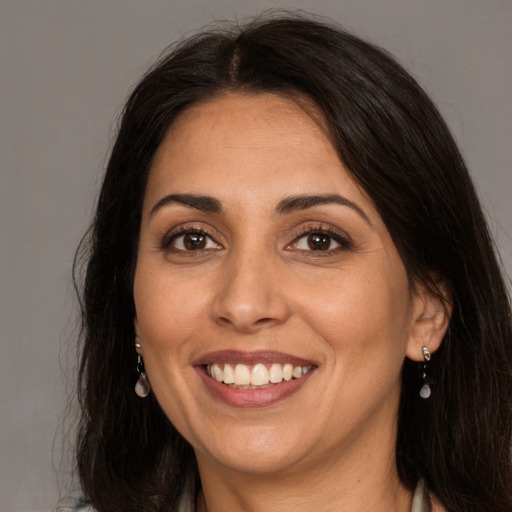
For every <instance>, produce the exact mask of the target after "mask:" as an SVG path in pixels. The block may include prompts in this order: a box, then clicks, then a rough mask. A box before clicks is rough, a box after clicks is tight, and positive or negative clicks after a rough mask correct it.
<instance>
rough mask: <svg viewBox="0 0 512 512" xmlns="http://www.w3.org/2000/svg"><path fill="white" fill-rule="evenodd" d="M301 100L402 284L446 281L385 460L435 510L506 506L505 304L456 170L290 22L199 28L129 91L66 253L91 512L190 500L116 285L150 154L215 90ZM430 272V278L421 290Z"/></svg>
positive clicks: (385, 74)
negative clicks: (323, 129) (145, 387)
mask: <svg viewBox="0 0 512 512" xmlns="http://www.w3.org/2000/svg"><path fill="white" fill-rule="evenodd" d="M230 91H244V92H247V93H254V94H258V93H265V92H272V93H276V94H281V95H285V96H290V97H292V98H293V97H294V95H295V96H297V95H302V96H306V97H308V98H310V99H311V100H312V101H313V102H314V103H315V104H316V105H317V107H318V108H319V110H320V111H321V112H322V113H323V116H324V117H325V120H326V123H327V126H328V129H329V132H330V136H331V140H332V143H333V145H334V147H335V148H336V149H337V151H338V152H339V156H340V159H341V160H342V161H343V162H344V164H345V165H346V166H347V168H348V169H349V171H350V172H351V173H352V175H353V177H354V178H355V180H356V181H357V182H358V183H359V184H360V185H361V186H362V188H363V189H364V190H365V191H366V192H367V193H368V194H369V196H370V197H371V199H372V200H373V202H374V204H375V206H376V208H377V209H378V211H379V213H380V215H381V216H382V218H383V220H384V222H385V224H386V226H387V228H388V230H389V232H390V234H391V236H392V238H393V240H394V243H395V245H396V247H397V248H398V251H399V253H400V255H401V258H402V260H403V262H404V265H405V267H406V270H407V272H408V275H409V277H410V279H411V281H416V282H422V283H424V284H427V285H428V286H430V287H432V288H433V289H435V287H436V282H434V281H438V280H443V281H445V282H447V283H449V287H450V289H451V298H450V301H452V306H453V313H452V317H451V321H450V324H449V328H448V331H447V334H446V336H445V339H444V341H443V343H442V346H441V348H440V349H439V350H438V351H437V352H436V353H435V354H434V355H433V356H432V361H431V364H430V370H429V372H430V374H431V379H432V388H433V395H432V397H431V398H430V399H429V400H421V399H419V398H418V390H419V387H420V385H421V382H420V380H419V378H418V371H417V364H416V363H413V362H412V361H409V360H407V359H406V360H405V361H404V367H403V377H402V396H401V403H400V410H399V424H398V438H397V451H396V462H397V466H398V470H399V475H400V478H401V480H402V482H403V483H404V484H405V485H406V486H407V487H408V488H410V489H412V488H414V486H415V484H416V483H417V481H418V480H419V479H420V478H423V479H424V482H425V483H426V486H427V488H428V489H429V491H430V492H431V493H432V495H434V496H435V497H436V498H437V499H438V500H439V501H440V503H441V504H442V505H443V506H444V507H445V508H446V510H447V511H449V512H467V511H469V510H471V511H472V512H480V511H481V512H483V511H486V512H489V511H493V512H510V511H511V510H512V468H511V432H512V407H511V397H512V325H511V309H510V299H509V297H508V294H507V289H506V286H505V284H504V280H503V277H502V275H501V272H500V268H499V265H498V262H497V259H496V256H495V253H494V248H493V243H492V241H491V239H490V236H489V232H488V228H487V226H486V222H485V219H484V215H483V214H482V210H481V207H480V205H479V201H478V198H477V195H476V193H475V190H474V187H473V185H472V183H471V180H470V177H469V175H468V171H467V169H466V166H465V164H464V161H463V158H462V157H461V155H460V153H459V151H458V149H457V147H456V145H455V143H454V140H453V138H452V136H451V134H450V133H449V130H448V129H447V127H446V125H445V123H444V122H443V120H442V119H441V117H440V115H439V113H438V111H437V110H436V108H435V107H434V105H433V104H432V102H431V101H430V100H429V98H428V97H427V96H426V94H425V93H424V91H423V90H422V89H421V88H420V86H419V85H418V84H417V83H416V81H415V80H414V79H413V78H412V77H411V76H410V75H409V74H408V73H407V72H406V71H405V70H404V69H403V68H402V67H401V66H400V65H399V64H397V63H396V61H395V60H394V59H393V58H392V57H390V56H389V55H388V54H387V53H386V52H385V51H383V50H381V49H378V48H376V47H375V46H373V45H371V44H369V43H367V42H365V41H363V40H361V39H359V38H357V37H355V36H353V35H351V34H349V33H347V32H345V31H344V30H342V29H341V28H339V27H337V26H335V25H333V24H332V23H330V22H325V21H319V20H318V19H316V18H315V19H313V18H311V17H304V16H302V15H301V16H297V15H293V14H286V15H278V16H266V17H263V18H261V19H256V20H252V21H250V22H249V23H247V24H244V25H242V26H239V25H233V26H229V27H227V28H226V27H225V26H223V27H222V28H221V29H218V28H217V29H212V30H210V29H209V30H208V31H204V32H202V33H200V34H198V35H195V36H193V37H190V38H188V39H186V40H185V41H183V42H181V43H179V44H177V45H175V46H174V47H172V48H171V50H170V51H169V52H168V53H167V55H166V56H165V57H163V58H162V59H161V60H160V61H159V62H158V63H157V64H156V65H155V66H154V67H153V68H152V69H151V70H150V71H149V72H148V73H147V74H146V75H145V76H144V78H143V79H142V81H141V82H140V83H139V84H138V85H137V86H136V87H135V89H134V91H133V93H132V94H131V96H130V98H129V100H128V102H127V104H126V106H125V109H124V112H123V115H122V119H121V122H120V125H119V130H118V135H117V139H116V141H115V145H114V146H113V149H112V154H111V157H110V160H109V163H108V166H107V170H106V174H105V177H104V181H103V184H102V188H101V193H100V196H99V199H98V203H97V210H96V214H95V217H94V221H93V224H92V226H91V228H90V230H89V232H88V235H87V236H86V237H85V238H84V241H83V243H82V246H81V248H80V249H79V252H78V253H77V254H81V255H82V256H83V255H84V254H85V259H86V261H85V263H82V264H80V261H82V260H81V258H80V257H78V258H77V265H76V268H75V280H76V282H77V286H78V287H79V288H80V289H81V290H82V293H81V294H80V301H81V306H82V317H83V327H82V332H81V337H80V340H81V343H80V351H81V361H80V370H79V384H78V396H79V403H80V406H81V420H80V428H79V433H78V440H77V465H78V474H79V477H80V482H81V485H82V488H83V491H84V493H85V496H86V498H87V500H89V502H90V503H91V504H92V505H94V507H95V508H96V509H97V510H98V511H100V512H115V511H122V512H130V511H134V512H135V511H137V512H140V510H144V511H155V512H156V511H159V512H164V511H175V510H176V509H177V503H178V502H179V500H180V498H181V497H182V495H183V494H184V493H185V492H190V491H192V492H194V491H196V492H197V490H198V489H199V486H200V482H199V479H198V474H197V465H196V461H195V457H194V452H193V450H192V447H191V446H190V445H189V444H188V443H187V442H186V441H185V440H184V439H183V437H182V436H181V435H180V434H179V433H178V432H177V431H176V430H175V428H174V427H173V425H172V424H171V423H170V421H169V420H168V419H167V418H166V416H165V415H164V413H163V412H162V410H161V408H160V406H159V405H158V403H157V401H156V399H155V398H154V396H149V397H148V398H147V399H146V400H141V399H139V398H138V397H137V396H135V393H134V391H133V388H134V383H135V381H136V379H137V374H136V371H135V368H136V354H135V350H134V326H133V319H134V315H135V309H134V301H133V290H132V288H133V278H134V268H135V265H136V260H137V245H138V236H139V229H140V222H141V211H142V201H143V197H144V193H145V187H146V182H147V179H148V173H149V172H150V169H151V164H152V159H153V157H154V155H155V152H156V150H157V148H158V147H159V145H160V143H161V141H162V139H163V137H164V135H165V134H166V132H167V130H168V129H169V127H170V125H171V124H172V123H173V121H174V120H175V119H176V116H178V115H179V114H180V112H182V111H183V110H184V109H186V108H187V107H189V106H190V105H192V104H194V103H197V102H200V101H202V100H206V99H209V98H212V97H214V96H215V95H216V94H219V93H226V92H230ZM433 276H436V277H435V279H433Z"/></svg>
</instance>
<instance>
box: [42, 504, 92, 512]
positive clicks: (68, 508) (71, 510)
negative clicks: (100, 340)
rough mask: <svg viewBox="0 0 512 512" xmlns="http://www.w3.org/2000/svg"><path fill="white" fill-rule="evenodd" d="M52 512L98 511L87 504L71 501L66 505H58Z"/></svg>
mask: <svg viewBox="0 0 512 512" xmlns="http://www.w3.org/2000/svg"><path fill="white" fill-rule="evenodd" d="M51 512H96V510H95V509H94V508H92V507H89V506H87V505H80V504H71V503H69V504H66V505H58V506H56V507H55V508H54V509H53V510H52V511H51Z"/></svg>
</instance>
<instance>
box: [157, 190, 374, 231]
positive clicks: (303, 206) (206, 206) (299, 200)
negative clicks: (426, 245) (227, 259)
mask: <svg viewBox="0 0 512 512" xmlns="http://www.w3.org/2000/svg"><path fill="white" fill-rule="evenodd" d="M170 204H181V205H183V206H187V207H188V208H194V209H196V210H199V211H202V212H205V213H215V214H222V213H223V212H224V209H223V208H222V204H221V202H220V201H219V200H218V199H216V198H215V197H212V196H204V195H198V194H169V195H167V196H165V197H162V199H160V200H159V201H158V202H157V203H156V204H155V205H154V206H153V208H151V211H150V212H149V216H150V217H151V216H153V215H154V214H155V213H156V212H157V211H158V210H160V209H161V208H164V207H165V206H168V205H170ZM323 204H338V205H341V206H346V207H348V208H350V209H351V210H353V211H355V212H356V213H357V214H359V216H360V217H362V218H363V219H364V220H365V221H366V222H367V223H368V224H369V225H370V226H371V225H372V223H371V222H370V219H369V218H368V216H367V215H366V213H365V212H364V210H363V209H362V208H361V207H360V206H358V205H357V204H356V203H354V202H353V201H350V199H347V198H346V197H343V196H340V195H338V194H320V195H299V196H291V197H287V198H285V199H283V200H281V201H280V202H279V203H278V205H277V207H276V209H275V212H276V213H277V214H279V215H284V214H287V213H292V212H296V211H301V210H307V209H309V208H313V207H315V206H320V205H323Z"/></svg>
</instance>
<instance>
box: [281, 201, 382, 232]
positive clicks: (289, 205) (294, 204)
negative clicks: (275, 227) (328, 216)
mask: <svg viewBox="0 0 512 512" xmlns="http://www.w3.org/2000/svg"><path fill="white" fill-rule="evenodd" d="M323 204H339V205H341V206H347V207H348V208H350V209H351V210H353V211H355V212H356V213H357V214H359V216H360V217H362V218H363V219H364V220H365V221H366V222H367V223H368V224H369V225H370V226H371V225H372V223H371V222H370V219H369V218H368V215H366V213H365V212H364V210H363V209H362V208H361V207H360V206H358V205H357V204H356V203H354V202H353V201H350V199H347V198H346V197H343V196H340V195H338V194H321V195H300V196H292V197H287V198H285V199H283V200H282V201H280V202H279V204H278V205H277V208H276V212H277V213H278V214H281V215H282V214H285V213H291V212H295V211H300V210H307V209H308V208H313V207H314V206H320V205H323Z"/></svg>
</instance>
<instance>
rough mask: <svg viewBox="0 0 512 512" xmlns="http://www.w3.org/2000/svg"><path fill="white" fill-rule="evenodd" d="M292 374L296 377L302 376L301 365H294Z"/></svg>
mask: <svg viewBox="0 0 512 512" xmlns="http://www.w3.org/2000/svg"><path fill="white" fill-rule="evenodd" d="M292 375H293V376H294V377H295V378H296V379H298V378H300V377H302V367H301V366H296V367H295V368H294V369H293V371H292Z"/></svg>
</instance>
